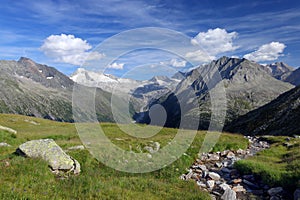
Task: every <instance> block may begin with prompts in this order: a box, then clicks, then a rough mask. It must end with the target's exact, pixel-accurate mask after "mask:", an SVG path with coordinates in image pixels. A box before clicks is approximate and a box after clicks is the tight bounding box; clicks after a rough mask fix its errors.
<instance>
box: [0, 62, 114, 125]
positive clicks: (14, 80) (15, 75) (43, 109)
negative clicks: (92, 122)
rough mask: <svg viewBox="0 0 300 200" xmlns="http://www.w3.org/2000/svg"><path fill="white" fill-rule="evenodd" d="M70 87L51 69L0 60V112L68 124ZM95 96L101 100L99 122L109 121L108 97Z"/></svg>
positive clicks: (71, 116) (71, 118) (103, 93)
mask: <svg viewBox="0 0 300 200" xmlns="http://www.w3.org/2000/svg"><path fill="white" fill-rule="evenodd" d="M73 85H74V82H73V81H72V80H71V79H69V77H67V76H65V75H64V74H62V73H61V72H59V71H57V70H56V69H55V68H53V67H48V66H46V65H41V64H38V63H35V62H34V61H32V60H30V59H29V58H20V60H19V61H4V60H2V61H0V93H1V96H0V112H1V113H16V114H23V115H30V116H36V117H41V118H47V119H52V120H58V121H69V122H71V121H73V114H72V91H73ZM97 94H99V95H98V96H102V99H101V101H100V100H99V102H98V103H97V106H96V108H97V113H102V115H99V118H101V117H102V118H101V119H103V120H106V121H112V117H111V114H110V112H109V106H110V105H109V103H107V102H109V100H108V99H109V98H110V94H109V93H106V92H103V91H102V90H100V89H98V90H97ZM104 102H105V103H104ZM82 112H83V111H82Z"/></svg>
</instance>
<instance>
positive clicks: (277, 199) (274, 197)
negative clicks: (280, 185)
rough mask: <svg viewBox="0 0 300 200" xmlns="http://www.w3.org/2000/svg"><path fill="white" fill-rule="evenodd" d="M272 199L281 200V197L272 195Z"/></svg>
mask: <svg viewBox="0 0 300 200" xmlns="http://www.w3.org/2000/svg"><path fill="white" fill-rule="evenodd" d="M270 200H281V198H279V197H277V196H271V198H270Z"/></svg>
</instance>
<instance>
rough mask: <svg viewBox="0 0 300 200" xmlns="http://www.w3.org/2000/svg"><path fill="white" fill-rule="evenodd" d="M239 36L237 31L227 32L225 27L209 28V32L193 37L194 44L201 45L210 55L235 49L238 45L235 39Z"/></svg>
mask: <svg viewBox="0 0 300 200" xmlns="http://www.w3.org/2000/svg"><path fill="white" fill-rule="evenodd" d="M237 36H238V34H237V32H231V33H229V32H227V31H226V30H225V29H221V28H215V29H209V30H208V31H207V32H200V33H198V35H197V36H196V37H194V38H192V39H191V43H192V44H193V45H199V46H200V47H201V48H202V49H203V50H204V51H206V52H207V53H208V54H209V55H212V56H216V55H217V54H220V53H224V52H229V51H234V50H236V49H237V48H238V46H234V44H233V40H234V39H235V38H236V37H237Z"/></svg>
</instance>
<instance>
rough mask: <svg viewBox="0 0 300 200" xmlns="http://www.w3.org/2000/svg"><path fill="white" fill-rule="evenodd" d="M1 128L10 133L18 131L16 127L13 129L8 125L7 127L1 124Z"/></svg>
mask: <svg viewBox="0 0 300 200" xmlns="http://www.w3.org/2000/svg"><path fill="white" fill-rule="evenodd" d="M0 130H3V131H8V132H10V133H12V134H15V135H16V134H17V131H16V130H14V129H12V128H8V127H5V126H1V125H0Z"/></svg>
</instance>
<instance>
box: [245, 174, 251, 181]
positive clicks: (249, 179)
mask: <svg viewBox="0 0 300 200" xmlns="http://www.w3.org/2000/svg"><path fill="white" fill-rule="evenodd" d="M243 178H244V179H247V180H248V181H253V180H254V176H253V175H252V174H250V175H244V176H243Z"/></svg>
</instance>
